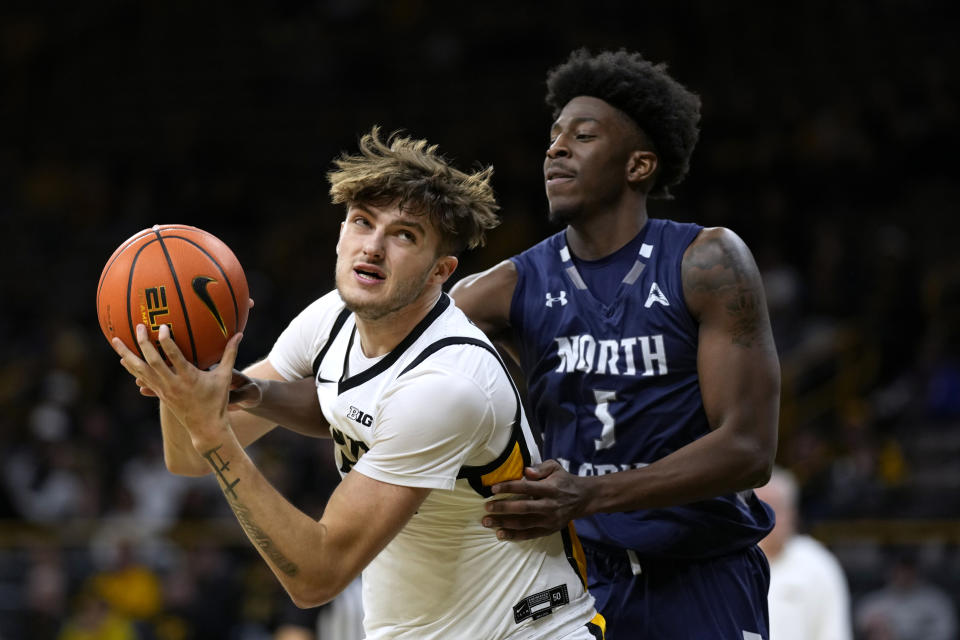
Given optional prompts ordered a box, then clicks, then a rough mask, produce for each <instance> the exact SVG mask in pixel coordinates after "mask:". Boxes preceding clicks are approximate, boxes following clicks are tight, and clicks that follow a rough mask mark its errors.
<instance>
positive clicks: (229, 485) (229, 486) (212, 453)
mask: <svg viewBox="0 0 960 640" xmlns="http://www.w3.org/2000/svg"><path fill="white" fill-rule="evenodd" d="M222 446H223V445H222V444H221V445H217V446H216V447H214V448H213V449H210V450H209V451H207V452H206V453H204V454H203V457H204V458H206V459H207V462H209V463H210V466H211V467H213V471H214V473H216V474H217V477H218V478H220V481H221V482H222V483H223V492H224V493H225V494H227V495H228V496H230V497H231V498H234V499H236V497H237V494H236V492H234V490H233V488H234V487H235V486H237V484H238V483H239V482H240V479H239V478H237V479H236V480H234V481H233V482H230V481H229V480H227V476H225V475H224V471H229V470H230V461H229V460H224V459H223V458H221V457H220V447H222Z"/></svg>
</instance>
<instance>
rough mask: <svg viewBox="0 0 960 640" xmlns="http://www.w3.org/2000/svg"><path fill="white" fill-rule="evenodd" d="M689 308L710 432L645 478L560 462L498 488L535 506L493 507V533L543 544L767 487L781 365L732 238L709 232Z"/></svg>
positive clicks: (700, 240) (701, 241)
mask: <svg viewBox="0 0 960 640" xmlns="http://www.w3.org/2000/svg"><path fill="white" fill-rule="evenodd" d="M682 273H683V289H684V295H685V296H686V299H687V306H688V308H689V309H690V312H691V313H692V315H693V316H694V317H695V318H696V319H697V321H698V323H699V326H700V330H699V350H698V354H697V369H698V373H699V378H700V388H701V393H702V396H703V403H704V409H705V411H706V414H707V419H708V421H709V423H710V427H711V432H710V433H709V434H707V435H706V436H704V437H702V438H700V439H698V440H696V441H694V442H692V443H690V444H688V445H687V446H685V447H682V448H681V449H679V450H677V451H675V452H674V453H672V454H670V455H668V456H666V457H664V458H662V459H660V460H658V461H656V462H655V463H653V464H651V465H649V466H647V467H644V468H642V469H634V470H630V471H623V472H620V473H613V474H608V475H603V476H592V477H587V478H580V477H577V476H572V475H570V474H569V473H566V472H564V471H563V469H562V468H560V467H559V465H557V464H556V463H555V462H553V461H547V462H546V463H544V464H543V465H541V467H540V468H539V469H533V470H527V471H526V472H525V474H526V478H525V479H523V480H518V481H514V482H508V483H503V484H502V485H498V486H496V487H494V492H495V493H522V494H527V495H529V496H532V497H535V498H538V499H537V500H518V501H509V500H501V501H496V502H491V503H488V505H487V510H488V511H489V512H490V513H491V515H489V516H488V517H487V518H485V520H484V524H485V525H486V526H490V527H491V528H498V529H500V531H499V532H498V534H499V535H501V537H504V538H517V539H520V538H528V537H535V536H536V535H543V534H544V533H547V532H549V531H552V530H556V529H559V528H560V527H562V526H564V525H565V524H566V522H567V521H569V520H571V519H574V518H578V517H582V516H585V515H589V514H592V513H599V512H618V511H630V510H634V509H649V508H657V507H665V506H671V505H678V504H684V503H689V502H693V501H696V500H700V499H704V498H709V497H712V496H718V495H722V494H727V493H732V492H735V491H740V490H743V489H748V488H752V487H756V486H760V485H762V484H763V483H765V482H766V481H767V479H768V478H769V475H770V471H771V468H772V465H773V460H774V456H775V454H776V447H777V419H778V414H779V402H780V366H779V362H778V359H777V353H776V349H775V347H774V343H773V336H772V332H771V329H770V321H769V317H768V313H767V307H766V300H765V297H764V293H763V287H762V284H761V280H760V274H759V271H758V269H757V266H756V264H755V262H754V260H753V257H752V256H751V255H750V252H749V250H748V249H747V247H746V245H745V244H744V243H743V241H742V240H741V239H740V238H739V237H737V236H736V235H735V234H734V233H732V232H731V231H729V230H727V229H722V228H715V229H705V230H704V231H702V232H701V233H700V235H699V236H698V237H697V239H696V240H695V241H694V242H693V243H692V244H691V245H690V247H689V248H688V249H687V251H686V253H685V255H684V259H683V264H682Z"/></svg>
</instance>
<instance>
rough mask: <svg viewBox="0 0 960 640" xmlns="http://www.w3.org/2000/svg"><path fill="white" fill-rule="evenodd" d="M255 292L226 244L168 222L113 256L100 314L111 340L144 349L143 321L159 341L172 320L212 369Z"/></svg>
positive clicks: (100, 293) (182, 341) (100, 294)
mask: <svg viewBox="0 0 960 640" xmlns="http://www.w3.org/2000/svg"><path fill="white" fill-rule="evenodd" d="M249 299H250V292H249V290H248V288H247V278H246V276H245V275H244V273H243V268H242V267H241V266H240V262H239V261H238V260H237V257H236V256H235V255H234V254H233V252H232V251H231V250H230V248H229V247H228V246H227V245H226V244H224V243H223V242H222V241H221V240H219V239H218V238H216V237H215V236H213V235H211V234H209V233H207V232H206V231H203V230H202V229H197V228H196V227H190V226H187V225H182V224H164V225H157V226H154V227H153V228H151V229H144V230H143V231H141V232H140V233H138V234H136V235H134V236H133V237H131V238H129V239H128V240H126V241H125V242H124V243H123V244H121V245H120V247H118V248H117V250H116V251H114V252H113V255H112V256H110V259H109V260H107V264H106V266H105V267H104V268H103V273H102V274H101V275H100V284H99V285H97V317H98V318H99V320H100V329H101V330H102V331H103V335H104V336H106V338H107V340H108V341H109V340H111V339H112V338H114V337H117V338H120V339H121V340H122V341H123V342H124V344H126V345H127V346H128V347H129V348H130V349H131V350H132V351H134V352H135V353H139V354H140V355H141V357H142V356H143V354H142V353H140V349H139V347H138V346H137V339H136V332H135V329H136V326H137V325H138V324H144V325H146V327H147V331H148V332H149V334H150V339H151V341H152V342H153V343H154V344H156V345H157V347H158V349H159V343H158V342H157V332H158V331H159V329H160V327H161V326H162V325H165V324H166V325H169V326H170V329H171V332H172V335H173V338H174V340H175V341H176V343H177V346H178V347H179V348H180V351H182V352H183V355H184V357H185V358H186V359H187V360H188V361H190V362H192V363H193V364H194V365H195V366H197V367H198V368H200V369H207V368H209V367H210V365H212V364H214V363H216V362H219V360H220V357H221V356H222V355H223V349H224V347H225V346H226V344H227V340H229V339H230V337H231V336H233V335H234V334H236V333H239V332H240V331H243V328H244V327H245V326H246V324H247V314H248V312H249V309H250V305H249ZM161 353H162V351H161Z"/></svg>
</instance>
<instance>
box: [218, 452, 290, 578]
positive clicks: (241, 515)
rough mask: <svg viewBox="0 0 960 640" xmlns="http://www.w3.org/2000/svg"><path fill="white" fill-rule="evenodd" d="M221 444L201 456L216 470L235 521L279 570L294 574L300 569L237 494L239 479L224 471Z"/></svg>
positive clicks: (225, 464) (226, 469) (228, 467)
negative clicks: (234, 478)
mask: <svg viewBox="0 0 960 640" xmlns="http://www.w3.org/2000/svg"><path fill="white" fill-rule="evenodd" d="M222 446H223V445H218V446H216V447H214V448H213V449H210V450H209V451H207V452H206V453H204V454H203V457H204V458H206V459H207V462H209V463H210V466H212V467H213V470H214V471H215V472H216V474H217V477H218V478H219V479H220V486H221V488H222V489H223V493H224V495H225V496H226V498H227V503H228V504H229V505H230V508H231V509H233V513H234V514H235V515H236V516H237V521H238V522H239V523H240V526H241V527H243V530H244V531H245V532H246V534H247V537H249V538H250V541H251V542H253V544H254V545H256V546H257V548H258V549H260V551H262V552H263V554H264V555H265V556H266V557H267V558H269V559H270V561H271V562H272V563H273V564H274V566H276V567H277V569H279V570H280V571H282V572H283V573H285V574H286V575H288V576H295V575H297V573H298V572H299V571H300V568H299V567H298V566H297V565H296V563H294V562H293V561H291V560H290V559H289V558H287V557H286V556H285V555H283V553H282V552H281V551H280V550H279V549H278V548H277V546H276V545H275V544H274V542H273V539H272V538H271V537H270V536H269V535H267V533H266V532H265V531H264V530H263V529H261V528H260V527H259V526H258V525H257V523H256V522H254V520H253V516H252V514H251V513H250V509H248V508H247V507H246V505H244V504H243V503H242V502H241V501H240V498H239V497H238V496H237V492H236V489H235V487H236V486H237V485H238V484H240V479H239V478H237V479H236V480H234V481H233V482H231V481H230V480H229V479H228V478H227V476H226V474H225V472H226V471H229V470H230V461H229V460H224V459H223V458H222V457H221V456H220V453H219V449H220V447H222Z"/></svg>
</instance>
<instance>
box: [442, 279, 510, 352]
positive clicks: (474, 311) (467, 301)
mask: <svg viewBox="0 0 960 640" xmlns="http://www.w3.org/2000/svg"><path fill="white" fill-rule="evenodd" d="M516 287H517V267H516V266H515V265H514V264H513V262H512V261H510V260H504V261H503V262H501V263H499V264H498V265H496V266H494V267H491V268H490V269H487V270H486V271H482V272H480V273H474V274H471V275H469V276H465V277H464V278H462V279H461V280H459V281H458V282H457V283H456V284H455V285H454V286H453V288H452V289H451V290H450V297H452V298H453V301H454V302H455V303H456V305H457V306H458V307H460V310H461V311H463V312H464V313H465V314H466V315H467V317H468V318H470V320H472V321H473V323H474V324H475V325H477V326H478V327H480V329H481V330H482V331H483V332H484V333H486V334H487V336H488V337H489V338H490V340H492V341H493V342H495V343H496V344H497V345H499V346H501V347H503V348H504V350H506V351H507V353H509V354H510V355H511V356H512V357H513V359H514V360H517V349H516V346H515V344H514V341H513V340H514V338H513V332H512V331H511V330H510V303H511V301H512V299H513V291H514V289H516Z"/></svg>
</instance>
